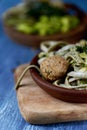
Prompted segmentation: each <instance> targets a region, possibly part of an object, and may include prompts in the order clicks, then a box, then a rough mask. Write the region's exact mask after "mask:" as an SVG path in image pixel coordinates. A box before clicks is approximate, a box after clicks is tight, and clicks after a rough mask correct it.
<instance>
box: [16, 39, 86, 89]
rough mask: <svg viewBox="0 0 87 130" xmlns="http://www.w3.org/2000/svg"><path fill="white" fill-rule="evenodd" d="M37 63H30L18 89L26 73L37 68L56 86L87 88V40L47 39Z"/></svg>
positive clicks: (39, 72) (44, 77) (39, 73)
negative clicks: (75, 41) (68, 41)
mask: <svg viewBox="0 0 87 130" xmlns="http://www.w3.org/2000/svg"><path fill="white" fill-rule="evenodd" d="M41 50H42V51H41V52H40V53H39V54H38V57H37V61H36V62H37V64H35V65H34V64H33V65H32V64H30V65H29V66H28V67H27V68H26V69H25V70H24V72H23V74H22V75H21V77H20V78H19V80H18V82H17V84H16V86H15V87H16V89H17V88H18V87H19V83H20V81H21V79H22V78H23V76H24V74H25V73H26V71H27V70H29V69H30V68H32V67H33V68H36V69H37V70H38V75H40V77H41V78H42V79H44V81H47V82H49V83H51V84H53V85H54V86H56V87H61V88H66V89H71V90H79V91H80V90H87V41H85V40H81V41H79V42H78V43H76V44H68V43H66V42H63V41H47V42H43V43H42V44H41Z"/></svg>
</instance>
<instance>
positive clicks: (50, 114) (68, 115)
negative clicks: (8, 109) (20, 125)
mask: <svg viewBox="0 0 87 130" xmlns="http://www.w3.org/2000/svg"><path fill="white" fill-rule="evenodd" d="M26 66H27V64H26V65H21V66H19V67H18V68H17V69H16V70H15V73H14V77H15V82H16V81H17V79H18V77H19V75H20V74H21V73H22V71H23V70H24V68H25V67H26ZM17 99H18V104H19V109H20V112H21V114H22V116H23V117H24V119H25V120H26V121H28V122H30V123H31V124H49V123H57V122H66V121H77V120H86V119H87V104H76V103H67V102H63V101H61V100H58V99H56V98H53V97H51V96H50V95H48V94H47V93H46V92H45V91H43V90H42V89H41V88H40V87H39V86H37V84H36V83H35V82H34V81H33V79H32V78H31V75H30V73H29V71H28V72H27V73H26V75H25V77H24V78H23V80H22V82H21V86H20V88H19V89H18V90H17Z"/></svg>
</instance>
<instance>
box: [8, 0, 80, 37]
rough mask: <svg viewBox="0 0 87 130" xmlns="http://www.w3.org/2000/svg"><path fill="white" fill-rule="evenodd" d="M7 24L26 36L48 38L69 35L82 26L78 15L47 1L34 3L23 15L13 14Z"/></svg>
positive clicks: (27, 7)
mask: <svg viewBox="0 0 87 130" xmlns="http://www.w3.org/2000/svg"><path fill="white" fill-rule="evenodd" d="M6 24H7V25H9V26H11V27H13V28H14V29H15V30H17V31H19V32H22V33H24V34H32V35H40V36H47V35H52V34H56V33H67V32H69V31H70V30H73V29H75V28H76V27H77V26H79V24H80V19H79V17H78V16H77V15H74V14H72V15H71V14H69V12H68V11H66V10H65V9H64V7H57V6H54V5H52V4H51V3H49V2H47V1H38V2H37V1H36V2H35V1H34V2H33V1H32V2H30V3H29V5H27V6H26V7H25V8H24V10H23V11H22V12H21V13H18V12H16V13H13V14H12V15H10V16H9V18H8V19H7V20H6Z"/></svg>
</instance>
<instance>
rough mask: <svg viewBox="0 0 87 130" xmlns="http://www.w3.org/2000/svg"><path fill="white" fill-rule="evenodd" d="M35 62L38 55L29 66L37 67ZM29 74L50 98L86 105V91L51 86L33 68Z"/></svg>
mask: <svg viewBox="0 0 87 130" xmlns="http://www.w3.org/2000/svg"><path fill="white" fill-rule="evenodd" d="M37 60H38V55H37V56H35V57H34V59H33V60H32V61H31V64H34V65H38V64H37ZM30 73H31V76H32V78H33V80H34V81H35V82H36V83H37V84H38V86H40V87H41V88H42V89H43V90H45V91H46V92H47V93H48V94H50V95H51V96H53V97H55V98H58V99H60V100H63V101H66V102H73V103H87V90H72V89H66V88H62V87H57V86H55V85H52V84H51V83H50V82H48V81H46V80H45V79H43V78H42V77H41V76H40V75H39V73H38V71H37V70H36V69H34V68H31V69H30Z"/></svg>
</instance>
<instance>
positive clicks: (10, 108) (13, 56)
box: [0, 0, 87, 130]
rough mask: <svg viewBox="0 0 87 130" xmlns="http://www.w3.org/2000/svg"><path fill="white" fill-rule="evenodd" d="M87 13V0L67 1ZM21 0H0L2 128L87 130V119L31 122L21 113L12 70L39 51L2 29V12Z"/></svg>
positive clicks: (3, 129)
mask: <svg viewBox="0 0 87 130" xmlns="http://www.w3.org/2000/svg"><path fill="white" fill-rule="evenodd" d="M64 1H65V2H70V3H74V4H76V5H78V6H79V7H80V8H81V9H83V10H84V11H85V12H87V0H64ZM20 2H21V1H20V0H0V130H87V121H80V122H68V123H58V124H52V125H31V124H29V123H27V122H26V121H25V120H24V119H23V118H22V116H21V114H20V111H19V108H18V104H17V99H16V93H15V91H14V88H13V87H14V78H13V69H14V68H16V67H17V66H19V65H20V64H23V63H27V62H29V61H30V60H31V59H32V58H33V57H34V56H35V55H36V53H38V50H34V49H32V48H29V47H25V46H22V45H18V44H16V43H14V42H13V41H11V40H10V39H9V38H8V37H7V36H6V34H5V33H4V31H3V23H2V14H3V12H5V11H6V10H7V9H8V8H10V7H12V6H14V5H16V4H18V3H20Z"/></svg>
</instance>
